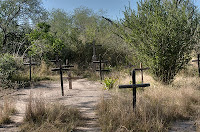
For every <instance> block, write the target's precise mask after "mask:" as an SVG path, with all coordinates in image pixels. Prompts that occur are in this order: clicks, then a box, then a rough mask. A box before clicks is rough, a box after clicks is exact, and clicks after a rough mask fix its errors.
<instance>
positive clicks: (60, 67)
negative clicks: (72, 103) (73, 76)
mask: <svg viewBox="0 0 200 132" xmlns="http://www.w3.org/2000/svg"><path fill="white" fill-rule="evenodd" d="M51 62H55V63H58V64H59V68H53V69H52V71H60V82H61V92H62V96H64V89H63V76H62V72H63V71H68V70H70V69H69V68H64V67H68V66H66V65H63V66H62V61H61V59H58V58H56V60H51Z"/></svg>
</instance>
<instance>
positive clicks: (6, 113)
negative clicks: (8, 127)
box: [0, 96, 17, 124]
mask: <svg viewBox="0 0 200 132" xmlns="http://www.w3.org/2000/svg"><path fill="white" fill-rule="evenodd" d="M16 112H17V111H16V109H15V105H14V103H13V100H11V99H9V98H8V97H7V96H6V97H4V98H3V101H2V103H0V124H9V123H11V122H12V121H11V118H10V116H11V115H12V114H15V113H16Z"/></svg>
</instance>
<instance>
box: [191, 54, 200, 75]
mask: <svg viewBox="0 0 200 132" xmlns="http://www.w3.org/2000/svg"><path fill="white" fill-rule="evenodd" d="M192 62H197V63H198V72H199V77H200V54H198V55H197V60H192Z"/></svg>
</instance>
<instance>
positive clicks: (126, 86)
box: [119, 83, 150, 88]
mask: <svg viewBox="0 0 200 132" xmlns="http://www.w3.org/2000/svg"><path fill="white" fill-rule="evenodd" d="M149 86H150V84H149V83H143V84H133V85H119V88H133V87H135V88H138V87H149Z"/></svg>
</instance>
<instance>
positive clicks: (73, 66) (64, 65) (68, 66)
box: [62, 65, 74, 67]
mask: <svg viewBox="0 0 200 132" xmlns="http://www.w3.org/2000/svg"><path fill="white" fill-rule="evenodd" d="M62 67H74V66H70V65H62Z"/></svg>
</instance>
